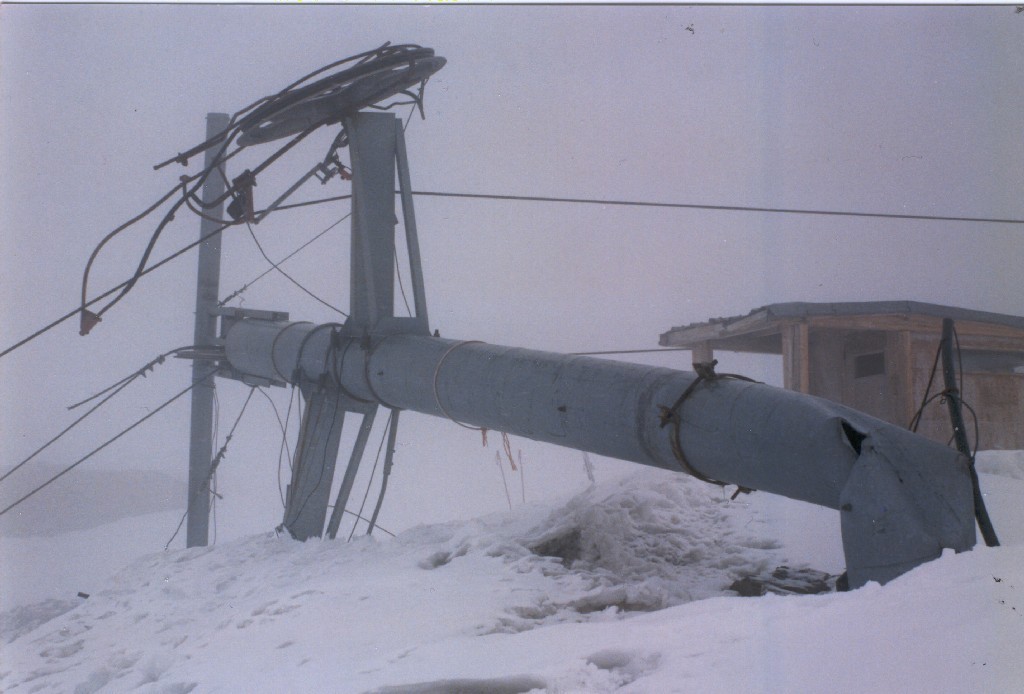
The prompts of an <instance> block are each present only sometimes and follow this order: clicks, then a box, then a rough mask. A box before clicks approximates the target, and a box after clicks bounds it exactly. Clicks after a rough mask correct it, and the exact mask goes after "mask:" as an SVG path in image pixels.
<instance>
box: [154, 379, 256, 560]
mask: <svg viewBox="0 0 1024 694" xmlns="http://www.w3.org/2000/svg"><path fill="white" fill-rule="evenodd" d="M214 372H216V369H214V370H213V371H211V372H210V373H209V374H207V375H206V376H204V377H203V378H202V380H206V378H207V376H212V375H213V374H214ZM200 382H201V381H196V382H195V383H194V384H192V385H193V387H194V386H195V385H197V384H199V383H200ZM190 390H191V388H190ZM254 390H256V386H252V387H251V388H249V395H248V397H246V399H245V402H244V403H243V404H242V409H241V410H240V411H239V412H238V417H236V418H235V423H234V424H232V425H231V431H229V432H228V435H227V437H226V438H225V439H224V445H222V446H221V447H220V450H218V451H217V455H215V456H213V460H211V461H210V472H209V473H208V474H207V475H206V479H205V480H203V483H202V484H201V485H199V486H198V487H197V488H196V490H195V492H193V494H192V496H191V497H190V498H189V500H188V506H186V507H185V513H183V514H182V515H181V520H179V521H178V527H177V528H175V529H174V534H173V535H171V539H169V540H168V541H167V544H166V545H164V551H166V550H167V548H169V547H170V546H171V543H172V542H174V538H176V537H177V536H178V533H179V532H180V531H181V526H182V525H184V523H185V519H186V518H188V513H189V511H190V510H192V505H193V504H194V503H195V502H196V499H198V498H199V494H201V493H203V491H204V490H205V491H206V492H207V493H209V492H210V491H211V489H210V481H211V480H212V479H213V476H214V475H215V474H216V472H217V467H218V466H219V465H220V463H221V461H222V460H224V456H225V455H227V451H228V444H229V443H231V437H233V436H234V435H235V429H237V428H238V423H239V422H241V421H242V415H244V414H245V408H247V407H248V406H249V401H250V400H252V393H253V391H254Z"/></svg>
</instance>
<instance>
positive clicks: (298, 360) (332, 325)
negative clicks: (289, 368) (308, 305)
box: [295, 323, 342, 376]
mask: <svg viewBox="0 0 1024 694" xmlns="http://www.w3.org/2000/svg"><path fill="white" fill-rule="evenodd" d="M340 327H342V325H341V323H321V324H320V325H318V326H316V327H315V328H313V329H312V330H310V331H309V332H308V333H306V336H305V337H304V338H302V342H300V343H299V355H298V356H297V357H296V358H295V371H296V372H297V375H302V376H305V374H303V373H301V371H302V355H303V354H304V353H305V351H306V345H307V344H308V343H309V340H310V338H312V337H313V336H314V335H316V334H317V333H318V332H320V331H321V330H323V329H324V328H331V329H332V330H333V329H334V328H340ZM330 353H331V350H330V349H328V350H327V351H326V352H324V371H326V370H327V359H328V357H329V355H330Z"/></svg>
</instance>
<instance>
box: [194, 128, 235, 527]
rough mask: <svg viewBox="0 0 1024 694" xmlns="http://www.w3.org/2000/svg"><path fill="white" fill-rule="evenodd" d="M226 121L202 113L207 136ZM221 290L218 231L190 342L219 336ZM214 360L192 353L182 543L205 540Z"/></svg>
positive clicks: (204, 267) (210, 185)
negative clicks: (189, 422) (185, 501)
mask: <svg viewBox="0 0 1024 694" xmlns="http://www.w3.org/2000/svg"><path fill="white" fill-rule="evenodd" d="M227 127H228V115H227V114H226V113H208V114H207V115H206V137H207V139H209V138H211V137H213V136H215V135H218V134H220V133H221V132H223V131H224V129H225V128H227ZM215 156H216V148H211V149H209V150H207V151H206V156H205V159H204V166H205V167H210V166H212V165H213V163H214V161H215ZM224 190H225V182H224V179H223V177H222V176H221V175H220V173H218V172H213V173H212V174H211V175H210V176H208V177H207V179H206V182H205V183H204V184H203V202H204V203H207V204H209V203H210V202H212V201H213V200H216V199H217V198H218V197H220V196H221V195H223V194H224ZM223 213H224V205H223V203H221V204H220V205H217V206H215V207H213V208H211V209H210V210H209V216H210V217H213V218H215V219H217V218H220V217H222V216H223ZM216 228H217V224H216V223H215V222H213V221H211V220H209V219H205V218H204V219H202V220H201V221H200V223H199V235H200V238H201V237H203V236H206V235H207V234H209V233H211V232H213V231H214V230H215V229H216ZM219 292H220V234H217V235H214V236H212V237H210V238H209V239H207V240H206V241H203V242H202V243H201V244H200V245H199V269H198V273H197V276H196V323H195V337H194V341H193V344H194V345H196V346H197V347H207V346H210V345H212V344H213V341H214V339H215V338H216V337H217V334H216V330H217V317H216V315H215V314H214V310H215V309H216V308H217V300H218V295H219ZM215 367H216V362H214V361H211V360H208V359H196V360H194V361H193V362H192V382H193V383H194V384H196V385H195V387H194V388H193V389H192V422H191V428H190V445H189V456H188V524H187V526H186V534H185V545H186V546H187V547H205V546H206V544H207V543H208V542H209V524H210V489H209V484H210V479H209V478H210V462H211V460H212V458H213V398H214V388H215V385H214V380H213V374H212V373H211V371H212V370H213V369H214V368H215Z"/></svg>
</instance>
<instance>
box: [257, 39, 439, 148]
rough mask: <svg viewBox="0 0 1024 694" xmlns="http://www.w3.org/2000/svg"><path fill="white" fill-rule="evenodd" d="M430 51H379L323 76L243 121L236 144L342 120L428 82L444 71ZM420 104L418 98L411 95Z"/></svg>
mask: <svg viewBox="0 0 1024 694" xmlns="http://www.w3.org/2000/svg"><path fill="white" fill-rule="evenodd" d="M445 62H446V61H445V59H444V58H442V57H440V56H435V55H434V50H433V49H432V48H419V47H415V48H407V49H402V50H398V51H395V52H393V53H383V54H381V55H379V56H377V57H374V58H371V59H370V60H367V61H365V62H362V63H360V64H358V65H356V66H354V67H351V68H349V69H347V70H344V71H342V72H339V73H337V74H335V75H331V76H329V77H325V78H323V79H321V80H318V81H316V82H314V83H312V84H310V85H307V86H306V87H302V88H300V89H296V90H294V91H293V92H291V93H289V94H288V96H287V97H286V99H285V101H286V103H284V104H282V103H280V102H279V101H277V100H273V101H271V102H270V103H267V104H264V105H263V106H261V107H259V108H258V109H256V110H255V111H253V113H252V114H250V115H249V116H247V117H246V119H245V120H246V121H248V124H246V125H244V126H243V127H242V129H241V134H240V135H239V137H238V144H240V145H243V146H247V145H254V144H262V143H264V142H270V141H272V140H277V139H280V138H282V137H288V136H290V135H295V134H296V133H300V132H303V131H305V130H309V129H311V128H314V127H318V126H321V125H328V124H331V123H337V122H340V121H341V120H342V119H343V118H345V117H346V116H349V115H351V114H353V113H355V112H356V111H358V110H360V109H363V108H367V107H371V106H374V105H375V104H378V103H380V102H382V101H384V100H386V99H388V98H390V97H392V96H395V95H396V94H401V93H402V92H404V91H405V90H407V89H409V88H411V87H413V86H414V85H416V84H419V83H421V82H423V81H424V80H426V79H427V78H428V77H430V76H431V75H433V74H434V73H435V72H437V71H438V70H440V69H441V68H442V67H444V64H445ZM413 98H414V100H415V101H416V102H417V103H418V97H413Z"/></svg>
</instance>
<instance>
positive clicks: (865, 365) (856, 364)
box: [853, 352, 885, 378]
mask: <svg viewBox="0 0 1024 694" xmlns="http://www.w3.org/2000/svg"><path fill="white" fill-rule="evenodd" d="M884 373H885V352H872V353H870V354H860V355H858V356H856V357H854V358H853V377H854V378H867V377H868V376H880V375H882V374H884Z"/></svg>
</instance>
